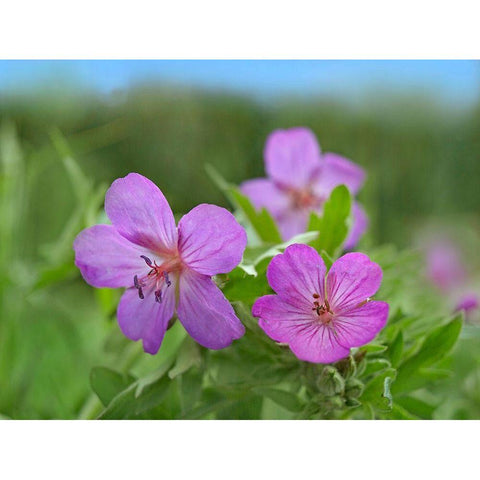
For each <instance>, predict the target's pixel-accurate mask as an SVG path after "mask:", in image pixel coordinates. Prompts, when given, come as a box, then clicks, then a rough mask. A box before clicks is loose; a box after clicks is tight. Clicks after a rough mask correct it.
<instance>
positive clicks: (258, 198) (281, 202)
mask: <svg viewBox="0 0 480 480" xmlns="http://www.w3.org/2000/svg"><path fill="white" fill-rule="evenodd" d="M240 190H241V192H242V193H243V194H244V195H246V196H247V197H248V198H249V199H250V201H251V202H252V204H253V206H254V207H255V208H257V209H261V208H263V207H265V208H266V209H267V210H268V211H269V212H270V214H271V215H272V216H274V217H275V216H279V215H282V214H283V212H284V211H285V210H287V209H288V208H289V206H290V199H289V198H288V195H287V194H286V193H285V192H284V191H282V190H280V189H279V188H278V187H277V186H276V185H275V184H274V183H273V182H272V181H271V180H269V179H268V178H254V179H253V180H247V181H246V182H243V183H242V184H241V185H240Z"/></svg>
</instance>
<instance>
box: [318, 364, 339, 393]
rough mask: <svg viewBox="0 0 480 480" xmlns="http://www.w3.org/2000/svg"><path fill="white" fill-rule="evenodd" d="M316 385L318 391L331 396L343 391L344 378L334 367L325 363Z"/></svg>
mask: <svg viewBox="0 0 480 480" xmlns="http://www.w3.org/2000/svg"><path fill="white" fill-rule="evenodd" d="M317 385H318V389H319V390H320V392H322V393H323V394H324V395H327V396H333V395H337V394H339V393H342V392H343V390H344V389H345V380H344V379H343V377H342V376H341V375H340V374H339V373H338V370H337V369H336V368H334V367H331V366H329V365H327V366H326V367H324V369H323V370H322V373H321V374H320V378H319V379H318V382H317Z"/></svg>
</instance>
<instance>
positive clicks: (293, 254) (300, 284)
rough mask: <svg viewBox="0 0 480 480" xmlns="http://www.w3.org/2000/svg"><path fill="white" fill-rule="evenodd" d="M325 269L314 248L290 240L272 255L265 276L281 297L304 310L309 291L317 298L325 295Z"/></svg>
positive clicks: (310, 299)
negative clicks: (290, 243)
mask: <svg viewBox="0 0 480 480" xmlns="http://www.w3.org/2000/svg"><path fill="white" fill-rule="evenodd" d="M325 273H326V268H325V264H324V263H323V259H322V257H321V256H320V255H319V254H318V253H317V251H316V250H315V249H314V248H312V247H309V246H308V245H302V244H293V245H290V246H289V247H287V248H286V249H285V252H284V253H282V254H280V255H277V256H275V257H274V258H273V259H272V261H271V262H270V265H269V266H268V269H267V280H268V283H269V284H270V286H271V287H272V288H273V290H275V292H277V293H278V295H279V296H280V298H281V299H282V300H283V301H285V302H287V303H289V304H290V305H293V306H295V307H298V308H304V309H305V308H307V311H308V309H311V308H312V307H313V302H314V300H315V299H314V297H313V294H318V295H319V298H318V301H319V302H323V300H324V298H325Z"/></svg>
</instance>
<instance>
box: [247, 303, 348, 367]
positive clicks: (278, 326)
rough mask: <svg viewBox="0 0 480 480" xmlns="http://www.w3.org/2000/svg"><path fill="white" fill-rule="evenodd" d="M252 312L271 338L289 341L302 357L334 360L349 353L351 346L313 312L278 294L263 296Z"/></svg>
mask: <svg viewBox="0 0 480 480" xmlns="http://www.w3.org/2000/svg"><path fill="white" fill-rule="evenodd" d="M252 314H253V315H254V316H255V317H260V320H259V322H258V324H259V326H260V327H261V328H262V329H263V330H264V331H265V333H266V334H267V335H268V336H269V337H270V338H272V339H273V340H275V341H277V342H282V343H287V344H288V345H289V346H290V349H291V350H292V352H293V353H294V354H295V355H296V356H297V357H298V358H299V359H300V360H304V361H307V362H313V363H331V362H336V361H337V360H340V359H341V358H344V357H346V356H347V355H348V354H349V349H348V348H346V347H344V346H342V345H340V344H339V343H338V341H337V339H336V338H335V336H334V334H333V332H332V331H331V329H329V328H328V327H325V326H323V325H321V324H319V323H318V321H316V319H315V317H314V315H313V314H310V312H309V311H306V310H305V309H304V308H303V309H300V308H297V307H295V306H293V305H291V304H288V303H286V302H284V301H283V300H281V299H280V298H279V297H278V296H277V295H267V296H265V297H261V298H259V299H258V300H257V301H256V302H255V303H254V305H253V308H252Z"/></svg>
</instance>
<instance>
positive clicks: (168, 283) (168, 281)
mask: <svg viewBox="0 0 480 480" xmlns="http://www.w3.org/2000/svg"><path fill="white" fill-rule="evenodd" d="M162 275H163V277H164V278H165V283H166V284H167V287H169V286H170V285H171V284H172V282H171V281H170V279H169V278H168V273H167V272H162Z"/></svg>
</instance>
